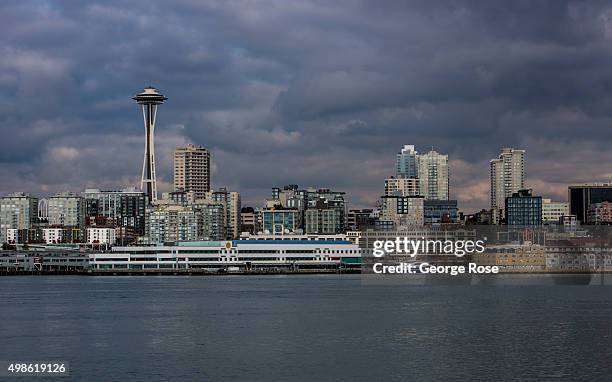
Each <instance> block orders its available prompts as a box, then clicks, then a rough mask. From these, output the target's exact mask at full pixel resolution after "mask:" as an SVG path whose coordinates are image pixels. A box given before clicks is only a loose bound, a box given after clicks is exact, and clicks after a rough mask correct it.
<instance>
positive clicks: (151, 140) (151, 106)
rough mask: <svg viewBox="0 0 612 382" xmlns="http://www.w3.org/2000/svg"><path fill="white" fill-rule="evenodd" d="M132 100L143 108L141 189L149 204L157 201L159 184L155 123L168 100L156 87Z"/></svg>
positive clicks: (147, 89)
mask: <svg viewBox="0 0 612 382" xmlns="http://www.w3.org/2000/svg"><path fill="white" fill-rule="evenodd" d="M132 99H133V100H134V101H136V103H138V104H139V105H140V106H142V116H143V119H144V128H145V150H144V160H143V163H142V181H141V183H140V189H141V190H142V192H144V193H146V194H147V197H148V200H149V203H153V202H155V201H157V183H156V179H155V121H156V117H157V106H159V105H161V104H162V103H164V101H166V100H167V99H168V98H166V97H164V96H163V95H162V94H160V93H159V92H158V91H157V89H155V88H154V87H152V86H147V87H146V88H144V91H143V92H142V93H139V94H137V95H135V96H134V97H132Z"/></svg>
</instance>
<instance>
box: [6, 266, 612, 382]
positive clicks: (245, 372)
mask: <svg viewBox="0 0 612 382" xmlns="http://www.w3.org/2000/svg"><path fill="white" fill-rule="evenodd" d="M0 304H1V308H0V341H1V342H0V360H47V359H61V360H67V361H69V362H70V369H71V370H70V372H71V375H70V377H67V378H64V379H61V380H78V381H81V380H99V381H111V380H130V381H147V382H151V381H163V380H186V381H207V380H211V381H219V380H227V381H234V380H236V381H243V380H244V381H271V380H274V381H276V380H278V381H288V380H299V381H338V380H346V381H383V380H384V381H406V380H468V379H470V380H483V381H490V380H542V379H557V378H558V379H569V380H575V379H590V380H610V379H611V378H612V366H611V365H612V351H611V344H612V341H611V340H612V325H611V324H612V288H608V287H593V286H591V287H587V286H556V287H542V286H535V287H527V286H524V287H469V286H432V287H409V286H401V285H400V286H372V285H370V286H362V285H361V282H360V278H359V276H348V275H342V276H337V275H326V276H269V277H99V278H98V277H84V276H66V277H62V276H55V277H4V278H0ZM36 380H44V378H37V379H36Z"/></svg>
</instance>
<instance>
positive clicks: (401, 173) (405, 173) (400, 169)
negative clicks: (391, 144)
mask: <svg viewBox="0 0 612 382" xmlns="http://www.w3.org/2000/svg"><path fill="white" fill-rule="evenodd" d="M395 177H396V178H418V177H419V164H418V159H417V151H416V150H415V149H414V145H405V146H404V148H402V150H401V151H400V152H399V153H398V154H397V157H396V160H395Z"/></svg>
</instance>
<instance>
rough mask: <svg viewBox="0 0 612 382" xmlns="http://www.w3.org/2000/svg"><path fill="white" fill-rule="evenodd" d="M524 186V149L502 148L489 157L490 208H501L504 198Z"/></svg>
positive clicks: (496, 209) (502, 207)
mask: <svg viewBox="0 0 612 382" xmlns="http://www.w3.org/2000/svg"><path fill="white" fill-rule="evenodd" d="M524 188H525V150H517V149H512V148H504V149H503V150H502V152H501V154H500V155H499V158H497V159H491V209H492V210H495V211H499V210H503V209H504V205H505V200H506V198H507V197H510V196H512V194H513V193H515V192H518V191H519V190H522V189H524Z"/></svg>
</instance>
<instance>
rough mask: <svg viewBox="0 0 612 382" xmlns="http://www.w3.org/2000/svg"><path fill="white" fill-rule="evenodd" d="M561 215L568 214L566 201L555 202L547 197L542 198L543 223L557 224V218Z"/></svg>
mask: <svg viewBox="0 0 612 382" xmlns="http://www.w3.org/2000/svg"><path fill="white" fill-rule="evenodd" d="M563 215H569V203H568V202H555V201H552V200H551V199H547V198H543V199H542V223H543V224H559V218H560V217H561V216H563Z"/></svg>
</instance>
